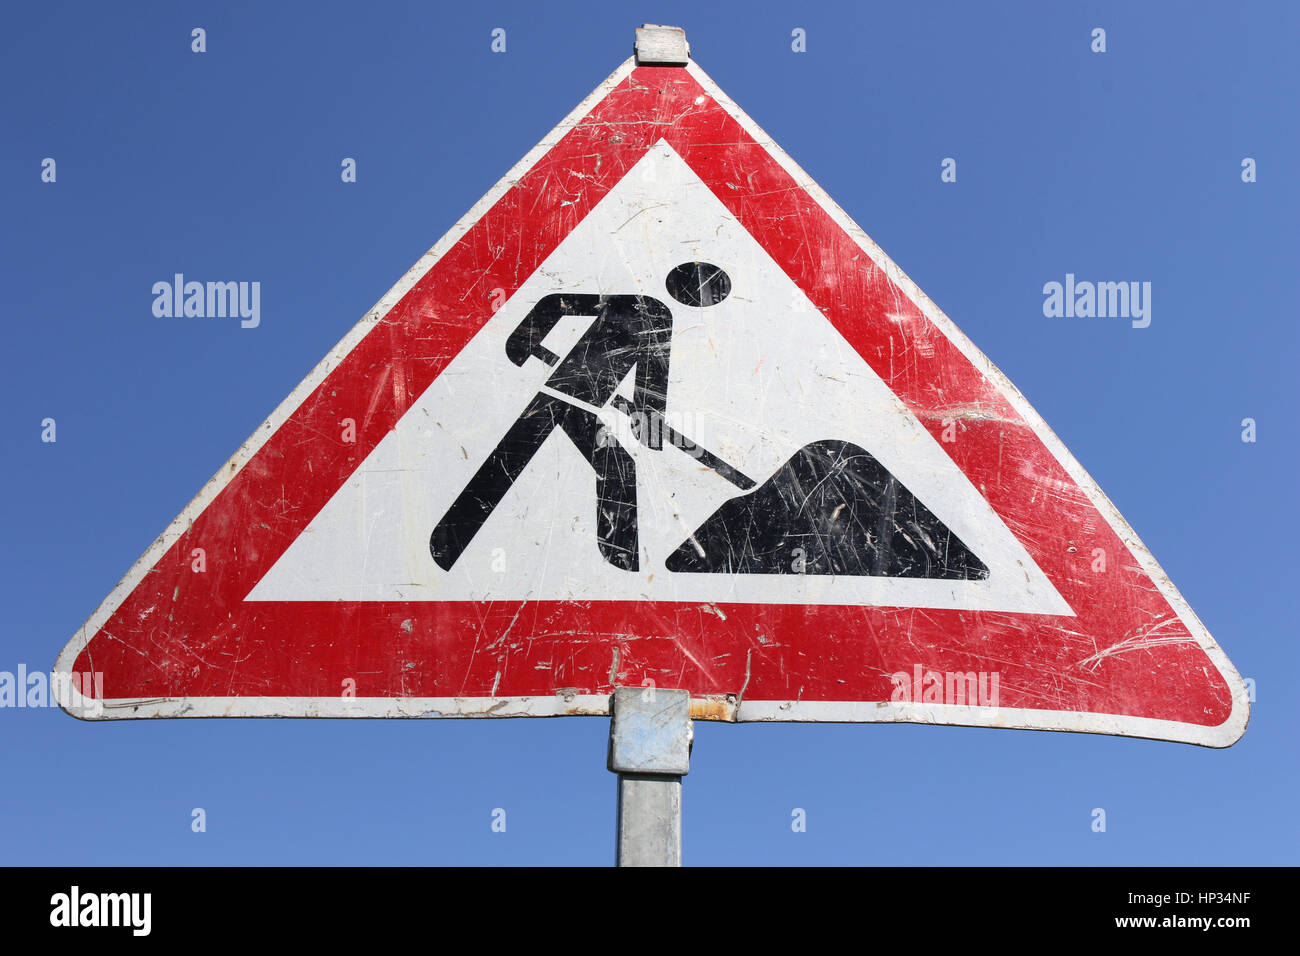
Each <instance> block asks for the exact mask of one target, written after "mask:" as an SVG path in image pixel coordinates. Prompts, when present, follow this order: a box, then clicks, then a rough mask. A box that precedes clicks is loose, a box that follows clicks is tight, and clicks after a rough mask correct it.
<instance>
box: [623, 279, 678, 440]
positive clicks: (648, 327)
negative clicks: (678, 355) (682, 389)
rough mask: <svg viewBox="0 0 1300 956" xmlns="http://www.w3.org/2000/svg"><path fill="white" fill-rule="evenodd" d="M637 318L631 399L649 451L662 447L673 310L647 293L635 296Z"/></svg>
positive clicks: (638, 436)
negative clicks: (635, 353)
mask: <svg viewBox="0 0 1300 956" xmlns="http://www.w3.org/2000/svg"><path fill="white" fill-rule="evenodd" d="M637 312H638V318H639V319H640V321H639V323H638V325H639V326H640V328H639V330H638V334H639V338H640V341H639V342H638V344H637V360H636V388H635V390H634V391H633V396H634V398H633V402H634V404H635V405H636V408H637V411H638V412H639V413H640V414H639V415H638V419H641V420H644V422H645V426H644V427H641V428H638V429H637V432H638V434H637V438H639V439H640V441H641V444H643V445H645V446H646V447H647V448H649V449H652V450H653V451H659V450H660V449H661V448H663V434H664V422H663V418H664V413H665V412H667V410H668V356H669V352H670V350H671V347H672V340H673V314H672V312H671V311H670V310H669V308H668V306H666V305H664V304H663V303H662V302H660V301H659V300H658V299H652V298H650V297H649V296H637Z"/></svg>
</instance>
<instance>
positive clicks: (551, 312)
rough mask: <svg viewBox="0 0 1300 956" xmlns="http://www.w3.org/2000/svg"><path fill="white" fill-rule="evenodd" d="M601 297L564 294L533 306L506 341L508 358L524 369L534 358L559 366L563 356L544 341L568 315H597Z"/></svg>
mask: <svg viewBox="0 0 1300 956" xmlns="http://www.w3.org/2000/svg"><path fill="white" fill-rule="evenodd" d="M600 298H601V297H600V296H598V295H585V294H573V293H560V292H557V293H554V294H552V295H548V296H546V297H545V298H544V299H542V300H541V301H540V302H538V303H537V304H536V305H535V306H533V308H532V311H531V312H529V313H528V315H527V316H525V317H524V320H523V321H522V322H520V323H519V328H517V329H515V330H514V331H513V332H511V333H510V338H508V339H506V357H507V358H508V359H510V361H512V362H514V363H515V364H516V365H519V366H521V367H522V366H523V364H524V363H525V362H527V361H528V358H529V356H532V355H535V356H537V357H538V358H539V359H541V360H542V361H543V362H545V363H546V364H547V365H556V364H558V363H559V361H560V357H559V356H558V355H556V354H555V353H554V352H552V351H551V350H550V349H548V348H547V347H546V346H545V345H543V344H542V340H543V339H545V338H546V336H548V335H549V334H550V333H551V329H553V328H555V323H556V322H559V321H560V319H561V318H563V317H564V316H566V315H595V314H596V313H597V311H598V310H599V307H600Z"/></svg>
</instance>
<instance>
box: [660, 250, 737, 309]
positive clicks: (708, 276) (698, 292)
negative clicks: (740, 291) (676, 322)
mask: <svg viewBox="0 0 1300 956" xmlns="http://www.w3.org/2000/svg"><path fill="white" fill-rule="evenodd" d="M664 285H666V286H668V294H669V295H671V296H672V297H673V298H674V299H676V300H677V301H678V302H680V303H681V304H682V305H689V306H691V307H693V308H697V309H700V308H704V307H706V306H710V305H717V304H718V303H719V302H721V301H722V300H723V299H725V298H726V297H727V296H728V295H730V294H731V276H729V275H727V274H726V273H725V272H723V271H722V270H721V269H720V268H719V267H717V266H715V265H711V264H709V263H707V262H683V263H682V264H681V265H679V266H677V267H676V268H675V269H673V270H672V271H671V272H669V273H668V278H666V279H665V280H664Z"/></svg>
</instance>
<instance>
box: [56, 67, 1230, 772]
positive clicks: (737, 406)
mask: <svg viewBox="0 0 1300 956" xmlns="http://www.w3.org/2000/svg"><path fill="white" fill-rule="evenodd" d="M200 548H201V549H203V555H204V558H205V560H204V561H203V562H201V563H199V562H196V560H195V557H194V556H195V554H196V553H197V552H196V549H200ZM201 565H202V566H201ZM57 671H58V672H60V673H65V674H69V675H74V674H82V673H86V672H97V673H102V674H103V679H102V692H99V691H97V693H100V694H101V696H100V697H96V698H91V697H89V696H86V697H83V696H81V694H80V693H78V692H77V689H76V688H80V689H81V690H87V691H88V690H89V689H90V688H91V687H98V685H97V684H94V683H77V682H75V679H74V682H73V687H74V689H73V690H70V691H67V692H65V694H64V698H65V706H66V708H67V709H68V710H69V711H70V712H72V713H75V714H77V715H78V716H83V717H93V718H117V717H172V716H273V715H297V716H331V717H346V716H357V717H379V716H394V717H396V716H481V715H494V716H524V715H534V716H546V715H557V714H599V713H606V712H607V708H608V698H609V695H610V693H611V692H612V689H613V688H614V687H616V686H645V685H648V684H650V683H651V682H653V684H654V685H656V686H660V687H671V688H685V689H687V690H689V691H690V692H691V694H692V698H693V705H692V708H693V713H694V715H695V716H697V717H711V718H717V719H726V720H838V721H917V722H931V723H954V724H969V725H976V726H996V727H1019V728H1037V729H1050V730H1077V731H1090V732H1098V733H1112V734H1127V735H1133V736H1145V737H1155V738H1163V739H1171V740H1182V741H1187V742H1193V743H1200V744H1206V745H1210V746H1227V745H1228V744H1231V743H1232V742H1233V741H1235V740H1236V739H1237V738H1238V737H1240V736H1241V734H1242V732H1243V731H1244V729H1245V725H1246V720H1247V716H1248V706H1249V705H1248V702H1247V695H1246V692H1245V688H1244V686H1243V683H1242V681H1241V678H1240V677H1239V676H1238V675H1237V673H1236V671H1235V670H1234V669H1233V667H1232V665H1231V664H1230V663H1229V662H1228V660H1227V658H1226V657H1225V656H1224V655H1223V653H1222V652H1221V651H1220V650H1219V648H1218V647H1217V645H1215V643H1214V642H1213V640H1212V639H1211V638H1210V636H1209V634H1208V633H1206V631H1205V628H1204V627H1203V626H1202V625H1201V623H1200V622H1199V621H1198V620H1197V618H1196V617H1195V615H1194V614H1193V613H1192V611H1191V610H1190V609H1189V608H1188V606H1187V604H1186V603H1185V602H1184V600H1183V599H1182V598H1181V596H1180V595H1179V594H1178V592H1177V591H1176V590H1175V589H1174V588H1173V586H1172V584H1171V583H1170V582H1169V581H1168V579H1167V578H1166V577H1165V575H1164V574H1163V572H1162V571H1161V570H1160V568H1159V566H1158V565H1157V564H1156V563H1155V561H1154V559H1153V558H1152V557H1151V555H1150V554H1149V553H1148V552H1147V550H1146V549H1145V547H1144V546H1143V545H1142V543H1141V542H1140V541H1138V539H1137V537H1136V536H1135V535H1134V534H1133V532H1132V531H1131V530H1130V529H1129V528H1128V526H1127V525H1126V524H1125V523H1124V521H1123V519H1122V518H1121V517H1120V516H1119V515H1118V514H1117V513H1116V511H1115V510H1114V508H1113V506H1112V505H1111V504H1110V503H1109V501H1108V500H1107V499H1106V498H1105V496H1104V495H1102V493H1101V492H1100V490H1099V489H1098V488H1097V487H1096V485H1095V484H1094V483H1093V482H1092V481H1091V479H1090V478H1089V477H1088V476H1087V474H1086V473H1085V472H1084V471H1083V469H1082V468H1080V467H1079V465H1078V464H1077V463H1076V462H1075V461H1074V459H1073V458H1072V457H1071V456H1070V454H1069V452H1068V451H1066V449H1065V448H1064V447H1063V446H1062V445H1061V443H1060V441H1059V440H1058V439H1057V438H1056V436H1055V435H1053V434H1052V432H1051V431H1050V430H1049V429H1048V427H1047V426H1046V425H1045V424H1044V423H1043V421H1042V420H1041V419H1040V418H1039V417H1038V416H1037V414H1036V413H1035V412H1034V411H1033V409H1031V408H1030V407H1029V405H1028V403H1027V402H1026V401H1025V400H1024V398H1023V397H1022V396H1021V395H1020V394H1019V393H1018V392H1017V391H1016V390H1015V389H1014V387H1013V386H1012V385H1011V384H1010V383H1009V382H1008V381H1007V380H1006V379H1005V378H1004V377H1003V376H1002V375H1001V374H1000V373H999V372H998V371H997V369H995V368H994V367H993V366H992V365H991V364H990V363H989V362H988V360H987V359H985V358H984V356H983V355H982V354H981V353H980V352H979V351H978V350H977V349H975V347H974V346H973V345H972V344H971V343H970V342H969V341H968V340H967V339H966V338H965V337H964V336H963V335H962V334H961V333H960V332H959V331H958V330H957V329H956V327H955V326H954V325H953V324H952V323H951V322H950V321H949V320H948V319H947V318H946V317H945V316H944V315H943V314H942V313H941V312H939V311H938V309H936V308H935V307H934V305H933V304H932V303H931V302H930V301H929V300H928V299H926V298H925V297H924V296H923V295H922V294H921V293H920V292H919V290H917V289H916V287H915V286H914V285H913V284H912V283H911V282H910V281H909V280H908V279H907V277H906V276H904V275H903V274H902V272H901V271H900V270H899V269H898V268H897V267H896V266H895V265H894V264H893V263H892V262H891V261H890V260H889V259H888V258H887V257H886V256H885V255H884V253H883V252H882V251H881V250H880V249H879V248H878V247H876V246H875V244H874V243H872V241H871V240H870V239H868V238H867V236H866V235H865V234H864V233H863V232H862V231H861V230H860V229H858V227H857V226H855V225H854V224H853V223H852V222H851V221H850V220H849V219H848V217H847V216H845V215H844V213H843V212H842V211H841V210H839V208H838V207H837V206H835V205H834V203H833V202H831V201H830V199H829V198H828V197H827V196H826V195H825V194H824V193H823V192H822V191H821V190H820V189H819V188H818V187H817V186H816V184H814V183H813V182H812V181H811V180H810V179H809V178H808V177H807V175H806V174H805V173H803V172H802V171H801V170H800V169H799V168H798V167H797V166H795V165H794V163H793V162H792V161H791V160H790V159H789V158H788V157H787V156H786V155H785V154H784V153H783V152H781V150H780V149H779V148H778V147H776V146H775V144H773V143H772V142H771V141H770V139H769V138H768V137H767V136H766V135H765V134H764V133H763V132H762V131H761V130H760V129H759V128H758V127H757V126H755V125H754V124H753V122H752V121H751V120H749V119H748V117H746V116H745V115H744V114H743V113H742V112H741V111H740V110H739V109H738V108H737V107H736V106H735V104H734V103H732V102H731V101H730V100H729V99H728V98H727V97H726V96H725V95H724V94H723V93H722V92H721V91H720V90H719V89H718V88H717V87H716V86H715V85H714V84H713V83H712V81H711V80H710V79H709V78H708V77H707V76H706V75H705V74H704V73H703V72H702V71H701V70H699V68H698V67H696V66H695V65H694V64H691V65H689V66H685V67H662V66H653V67H652V66H639V67H638V66H636V65H635V64H634V63H633V62H632V61H629V62H628V63H626V64H624V66H623V67H622V68H620V69H619V70H618V71H617V72H615V73H614V74H613V75H612V76H611V77H610V78H609V79H608V80H606V81H605V83H603V84H602V85H601V86H600V87H599V88H598V89H597V90H596V92H595V93H593V94H592V96H591V97H589V98H588V99H587V100H586V101H585V102H584V103H583V104H581V105H580V106H579V107H578V109H577V110H576V111H575V112H574V113H573V114H571V115H570V116H569V117H568V118H567V119H566V120H565V121H564V122H563V123H561V124H560V126H559V127H557V128H556V130H555V131H554V132H553V133H552V134H551V135H550V136H549V137H547V139H546V140H544V141H543V142H542V143H541V144H540V145H539V146H538V147H536V148H535V149H534V150H533V151H532V152H531V153H530V154H529V155H528V156H527V157H525V158H524V160H523V161H522V162H521V163H520V164H519V165H518V166H517V167H516V168H515V169H514V170H512V171H511V172H510V174H509V175H508V176H507V177H506V178H505V179H504V180H503V181H502V182H501V183H500V184H498V186H497V187H496V188H495V189H493V191H492V192H491V193H489V194H488V196H486V197H485V198H484V199H483V200H482V201H481V202H480V203H479V204H478V205H477V206H476V207H475V208H474V209H473V210H471V212H470V213H469V214H468V215H467V216H466V217H465V218H464V219H463V220H462V221H461V222H460V223H459V224H457V226H456V227H455V228H453V229H452V231H451V232H450V233H449V234H448V235H447V236H446V237H444V238H443V239H442V240H441V241H440V242H439V243H438V244H437V245H436V246H435V247H434V248H433V249H432V250H431V251H430V252H429V253H428V254H427V255H426V256H425V257H424V258H422V259H421V260H420V261H419V262H418V263H417V264H416V265H415V267H414V268H413V269H412V270H411V271H410V272H409V273H408V274H407V275H406V277H405V278H403V280H402V281H401V282H400V283H399V284H398V285H397V286H396V287H395V288H394V289H393V290H392V291H391V292H390V293H389V294H388V296H386V297H385V298H384V299H383V300H382V301H381V302H380V303H379V305H378V306H376V308H375V309H374V310H372V311H371V313H370V314H369V315H367V316H366V318H365V319H364V320H363V321H362V322H361V323H360V324H359V325H358V326H357V327H356V328H355V329H354V330H353V331H352V332H351V333H350V334H349V335H348V336H347V337H346V338H345V339H344V341H343V342H341V343H340V344H339V346H338V347H336V348H335V350H334V351H333V352H332V353H331V354H330V355H329V356H328V357H327V358H326V359H325V360H324V361H323V362H322V363H321V365H320V366H319V367H318V368H317V369H316V370H315V371H314V372H313V373H312V375H311V376H310V377H309V378H308V379H307V380H306V381H305V382H303V383H302V384H301V385H300V386H299V387H298V389H297V390H295V391H294V393H293V394H292V395H291V396H290V397H289V398H288V399H287V400H286V401H285V403H284V404H283V405H282V406H281V407H280V408H279V409H278V410H277V411H276V412H275V413H274V415H272V417H271V418H270V419H269V420H268V421H267V422H266V424H265V425H263V426H262V428H260V429H259V430H258V431H257V433H256V434H255V435H254V437H253V438H252V439H250V440H249V442H248V443H247V444H246V445H245V446H244V447H243V448H242V449H240V451H239V452H238V453H237V454H236V455H235V457H234V458H233V459H231V461H230V462H229V463H228V464H227V465H226V466H225V467H224V468H222V470H221V471H220V472H219V473H218V475H217V476H216V477H215V478H213V479H212V481H211V482H209V484H208V485H207V487H206V488H204V489H203V491H202V492H201V493H200V495H199V497H198V498H196V499H195V501H194V502H193V503H192V504H191V505H190V507H189V508H188V509H187V510H186V511H185V513H184V514H182V515H181V516H180V517H179V518H178V519H177V520H176V522H175V523H173V525H172V526H171V528H169V529H168V531H167V532H165V533H164V534H163V535H162V537H160V538H159V539H158V541H157V542H155V544H154V545H153V547H152V548H150V550H149V551H148V552H147V553H146V555H145V556H144V557H143V558H142V559H141V561H140V562H139V564H138V565H137V566H136V568H135V569H134V570H133V571H132V572H131V573H130V574H129V575H128V576H127V577H126V578H125V579H124V580H123V582H122V583H121V584H120V585H119V586H118V588H117V589H116V590H115V591H114V592H113V593H112V594H111V595H110V596H109V598H108V599H107V600H106V601H105V603H104V604H103V606H102V607H101V608H100V609H99V610H98V611H97V612H96V613H95V614H94V616H92V617H91V619H90V620H89V621H88V622H87V623H86V625H85V626H84V627H83V628H82V629H81V631H80V632H78V634H77V635H76V636H75V637H74V639H73V640H72V641H71V642H70V643H69V645H68V647H67V648H66V649H65V650H64V652H63V655H62V656H61V657H60V658H59V662H58V665H57Z"/></svg>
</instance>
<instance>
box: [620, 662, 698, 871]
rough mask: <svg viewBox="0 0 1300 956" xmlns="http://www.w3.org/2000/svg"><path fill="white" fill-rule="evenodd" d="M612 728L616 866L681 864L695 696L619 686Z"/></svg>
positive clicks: (672, 691) (670, 691) (647, 688)
mask: <svg viewBox="0 0 1300 956" xmlns="http://www.w3.org/2000/svg"><path fill="white" fill-rule="evenodd" d="M611 710H612V714H613V715H612V717H611V718H610V729H609V769H610V770H611V771H613V772H614V773H616V774H618V847H617V850H616V855H615V863H616V865H618V866H681V865H682V777H684V776H686V774H687V773H688V772H689V771H690V760H691V740H692V738H693V736H694V728H693V725H692V724H691V695H690V692H689V691H685V690H660V689H657V688H654V687H646V688H637V687H619V688H617V689H615V691H614V698H613V701H612V705H611Z"/></svg>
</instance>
